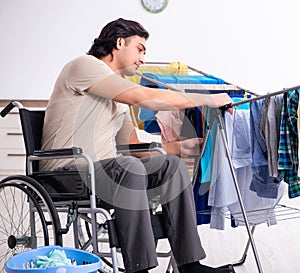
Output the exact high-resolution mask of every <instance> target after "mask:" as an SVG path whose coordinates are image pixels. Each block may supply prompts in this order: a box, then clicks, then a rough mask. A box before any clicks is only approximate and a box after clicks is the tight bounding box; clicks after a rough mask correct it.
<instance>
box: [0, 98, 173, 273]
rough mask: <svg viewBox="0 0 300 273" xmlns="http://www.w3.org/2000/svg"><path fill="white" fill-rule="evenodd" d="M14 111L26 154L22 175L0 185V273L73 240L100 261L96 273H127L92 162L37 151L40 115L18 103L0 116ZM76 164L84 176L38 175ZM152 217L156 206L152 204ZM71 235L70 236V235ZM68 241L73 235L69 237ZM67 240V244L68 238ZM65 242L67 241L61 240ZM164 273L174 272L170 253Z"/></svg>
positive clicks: (133, 148) (79, 155)
mask: <svg viewBox="0 0 300 273" xmlns="http://www.w3.org/2000/svg"><path fill="white" fill-rule="evenodd" d="M14 107H17V108H18V110H19V115H20V120H21V127H22V133H23V139H24V143H25V150H26V175H12V176H8V177H6V178H4V179H3V180H2V181H1V182H0V208H1V212H0V223H1V224H0V272H1V273H2V272H5V271H4V267H5V262H6V261H7V260H8V259H9V258H10V257H12V256H13V255H15V254H17V253H20V252H23V251H24V250H27V249H31V248H36V247H39V246H47V245H61V246H63V245H64V241H65V240H67V241H68V244H69V243H70V240H73V245H74V246H75V248H78V249H82V250H86V251H90V252H93V253H94V254H96V255H98V256H99V257H101V259H102V261H103V264H104V266H103V268H101V269H99V271H100V272H106V273H108V272H113V273H118V272H125V270H124V266H123V264H122V257H121V254H120V250H119V243H118V235H117V234H118V233H117V229H116V226H115V222H114V214H113V209H112V208H109V207H106V206H103V202H101V200H100V199H99V198H98V197H97V196H96V194H95V192H96V190H95V172H94V164H93V161H92V160H91V158H90V157H89V156H88V155H87V154H85V153H84V152H83V151H82V149H81V148H80V147H72V148H69V149H54V150H47V151H45V150H41V139H42V129H43V123H44V115H45V111H44V110H29V109H26V108H24V107H23V105H22V104H21V103H19V102H17V101H12V102H10V103H9V104H8V105H7V106H6V107H5V108H4V109H3V110H2V111H1V113H0V114H1V116H2V117H5V116H6V115H7V114H8V113H9V112H10V111H11V110H12V109H13V108H14ZM117 149H118V151H119V152H123V153H128V152H143V151H150V152H152V151H156V152H157V151H158V152H160V153H163V154H164V153H165V152H164V150H163V149H162V148H161V145H160V144H159V143H149V144H133V145H118V147H117ZM63 158H75V159H83V160H85V161H86V163H87V166H88V167H87V170H78V169H62V170H57V171H40V170H39V161H40V160H51V159H63ZM151 204H152V205H153V210H152V211H156V210H155V208H156V207H157V201H155V200H154V201H152V203H151ZM160 216H161V215H160V213H159V212H157V213H152V214H151V219H152V225H153V230H154V236H155V239H156V240H159V239H162V238H165V237H164V231H163V228H162V226H161V225H160V220H159V219H160ZM71 229H73V233H72V232H71V233H72V234H70V233H69V231H70V230H71ZM68 235H73V238H72V236H68ZM70 237H71V238H70ZM65 238H66V239H65ZM158 257H169V258H170V261H169V264H168V268H167V271H166V272H170V271H169V270H170V269H171V268H173V272H175V273H176V272H178V270H177V267H176V263H175V261H174V258H173V257H172V255H171V252H162V253H158Z"/></svg>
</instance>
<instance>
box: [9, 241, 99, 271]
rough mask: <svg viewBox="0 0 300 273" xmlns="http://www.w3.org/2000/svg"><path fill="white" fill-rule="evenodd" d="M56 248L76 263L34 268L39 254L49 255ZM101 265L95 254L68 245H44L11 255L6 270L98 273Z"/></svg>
mask: <svg viewBox="0 0 300 273" xmlns="http://www.w3.org/2000/svg"><path fill="white" fill-rule="evenodd" d="M54 249H59V250H63V251H64V252H65V254H66V256H67V258H68V259H71V260H72V261H76V265H70V266H54V267H48V268H33V266H32V262H33V261H34V260H35V258H36V257H37V256H47V255H48V254H49V253H50V252H51V251H52V250H54ZM101 266H102V262H101V259H100V258H99V257H98V256H96V255H95V254H92V253H89V252H86V251H83V250H78V249H74V248H68V247H60V246H43V247H38V248H35V249H31V250H28V251H24V252H22V253H19V254H17V255H15V256H13V257H11V258H10V259H9V260H8V261H7V262H6V264H5V270H6V272H7V273H19V272H20V273H21V272H24V273H29V272H36V273H83V272H84V273H85V272H93V273H94V272H95V273H96V272H97V271H98V269H99V268H101Z"/></svg>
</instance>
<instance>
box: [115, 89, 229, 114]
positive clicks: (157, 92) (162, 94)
mask: <svg viewBox="0 0 300 273" xmlns="http://www.w3.org/2000/svg"><path fill="white" fill-rule="evenodd" d="M114 100H115V101H118V102H122V103H126V104H130V105H137V106H139V107H142V108H146V109H152V110H157V111H163V110H176V109H187V108H193V107H197V106H201V105H207V106H210V107H220V106H223V105H226V104H230V103H232V100H231V98H230V97H229V96H228V95H227V94H226V93H221V94H196V93H183V92H176V91H172V90H168V89H164V90H162V89H157V88H147V87H143V86H138V87H135V88H131V89H128V90H126V91H124V92H121V93H120V94H118V95H117V96H116V97H115V98H114Z"/></svg>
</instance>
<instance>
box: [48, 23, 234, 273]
mask: <svg viewBox="0 0 300 273" xmlns="http://www.w3.org/2000/svg"><path fill="white" fill-rule="evenodd" d="M148 36H149V34H148V32H147V31H146V30H145V29H144V28H143V27H142V26H141V25H140V24H139V23H137V22H134V21H130V20H124V19H118V20H115V21H113V22H111V23H109V24H107V25H106V26H105V27H104V28H103V30H102V31H101V33H100V36H99V37H98V38H96V39H95V40H94V43H93V45H92V47H91V49H90V50H89V52H88V54H87V55H85V56H81V57H78V58H76V59H74V60H72V61H70V62H69V63H68V64H66V65H65V67H64V68H63V70H62V71H61V73H60V74H59V76H58V79H57V81H56V84H55V87H54V91H53V93H52V95H51V98H50V100H49V104H48V107H47V110H46V116H45V124H44V130H43V140H42V148H43V149H54V148H62V147H73V146H78V147H82V148H83V150H84V152H85V153H87V154H89V155H90V156H91V157H92V159H93V160H94V162H95V169H96V183H97V194H98V195H99V196H100V198H101V199H102V200H104V201H105V202H106V203H108V204H110V205H111V206H113V207H114V209H115V215H116V225H117V229H118V233H119V238H120V244H121V250H122V255H123V259H124V264H125V268H126V272H128V273H129V272H148V270H149V269H151V268H154V267H156V266H157V257H156V250H155V240H154V237H153V231H152V227H151V220H150V214H149V205H148V198H151V197H152V196H157V195H159V196H160V202H161V204H162V213H163V217H164V226H165V229H166V232H167V236H168V239H169V242H170V245H171V248H172V251H173V254H174V257H175V259H176V262H177V264H178V266H179V269H180V271H181V272H183V273H193V272H197V273H200V272H219V271H217V270H216V269H213V268H208V267H205V266H202V265H200V263H199V262H198V261H199V260H201V259H203V258H204V257H205V252H204V250H203V248H202V246H201V243H200V239H199V236H198V233H197V226H196V220H195V216H196V212H195V207H194V200H193V192H192V187H191V183H190V177H189V173H188V170H187V168H186V166H185V164H184V163H183V162H182V161H181V160H180V159H179V157H178V156H177V155H185V154H193V153H197V150H199V143H200V141H199V139H192V140H187V141H183V142H176V143H169V144H166V145H165V146H164V148H165V149H166V151H167V152H168V153H169V155H166V156H163V155H155V156H152V157H150V156H149V155H148V154H146V155H148V156H147V157H143V158H136V157H133V156H120V155H118V154H117V151H116V144H126V143H138V142H139V141H138V138H137V136H136V133H135V130H134V126H133V123H132V121H131V119H130V115H129V110H128V108H129V107H128V105H138V106H141V107H143V108H147V109H153V110H157V111H161V110H173V109H185V108H191V107H195V106H200V105H208V106H211V107H219V106H222V105H225V104H228V103H231V99H230V98H229V97H228V96H227V95H226V94H218V95H202V94H181V93H177V92H174V91H170V90H159V89H151V88H146V87H142V86H140V85H137V84H134V83H132V82H130V81H128V80H126V79H124V78H122V75H132V74H134V73H135V71H136V70H137V69H138V67H139V66H140V65H141V64H143V63H144V55H145V52H146V39H147V38H148ZM144 155H145V154H144ZM76 164H77V162H76ZM67 165H74V162H73V161H72V160H64V161H63V162H62V161H61V160H57V161H53V160H52V161H45V162H44V163H43V165H42V169H45V170H54V169H56V168H57V167H61V166H67ZM183 222H184V224H182V223H183ZM223 272H230V271H223Z"/></svg>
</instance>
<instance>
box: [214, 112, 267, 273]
mask: <svg viewBox="0 0 300 273" xmlns="http://www.w3.org/2000/svg"><path fill="white" fill-rule="evenodd" d="M218 119H219V128H220V133H221V136H222V140H223V144H224V147H225V149H226V155H227V157H228V162H229V166H230V171H231V174H232V177H233V181H234V186H235V189H236V194H237V196H238V200H239V204H240V207H241V211H242V214H243V218H244V221H245V225H246V228H247V232H248V236H249V240H250V243H251V246H252V250H253V253H254V257H255V261H256V265H257V268H258V272H259V273H263V270H262V267H261V263H260V260H259V257H258V252H257V249H256V246H255V242H254V239H253V236H252V233H251V230H250V225H249V221H248V218H247V215H246V210H245V207H244V204H243V200H242V196H241V192H240V189H239V185H238V181H237V178H236V175H235V170H234V166H233V163H232V160H231V155H230V152H229V148H228V145H227V140H226V136H225V132H224V128H223V126H222V119H221V112H220V111H218Z"/></svg>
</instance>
